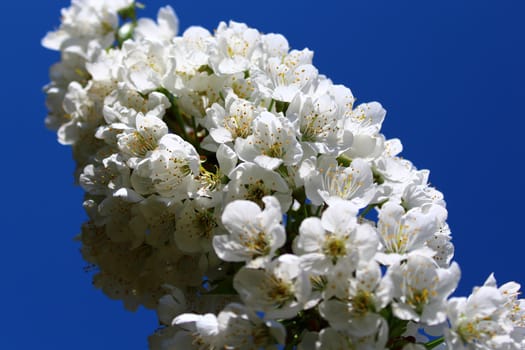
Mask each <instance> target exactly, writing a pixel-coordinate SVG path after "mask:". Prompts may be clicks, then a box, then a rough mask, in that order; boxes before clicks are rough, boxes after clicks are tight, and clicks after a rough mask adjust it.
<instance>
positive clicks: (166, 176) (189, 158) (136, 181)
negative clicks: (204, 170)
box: [131, 134, 200, 200]
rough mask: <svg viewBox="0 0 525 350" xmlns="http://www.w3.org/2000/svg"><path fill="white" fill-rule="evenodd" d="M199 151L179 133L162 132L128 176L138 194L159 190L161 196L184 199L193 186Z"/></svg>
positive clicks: (197, 170)
mask: <svg viewBox="0 0 525 350" xmlns="http://www.w3.org/2000/svg"><path fill="white" fill-rule="evenodd" d="M199 162H200V160H199V154H198V153H197V151H196V150H195V148H194V147H193V146H192V145H191V144H190V143H188V142H186V141H184V140H183V139H182V138H181V137H180V136H177V135H175V134H167V135H164V136H163V137H162V138H161V139H160V140H159V142H158V147H157V148H156V149H155V150H153V151H151V152H149V153H148V155H147V157H146V158H144V159H143V160H142V161H140V162H139V163H138V164H137V165H136V168H135V171H134V172H133V173H132V175H131V183H132V185H133V188H134V189H135V190H136V191H137V192H138V193H141V194H150V193H155V192H156V193H158V194H160V195H161V196H163V197H168V198H170V197H176V198H177V199H180V200H182V199H184V198H187V197H188V196H189V193H191V192H192V190H193V189H194V185H195V183H194V180H193V177H192V176H195V175H196V174H198V172H199Z"/></svg>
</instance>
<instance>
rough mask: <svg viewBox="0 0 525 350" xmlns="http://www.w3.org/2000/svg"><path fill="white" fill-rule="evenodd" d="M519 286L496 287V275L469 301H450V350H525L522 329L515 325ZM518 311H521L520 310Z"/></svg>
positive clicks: (476, 291) (470, 297)
mask: <svg viewBox="0 0 525 350" xmlns="http://www.w3.org/2000/svg"><path fill="white" fill-rule="evenodd" d="M517 288H519V287H518V285H517V284H515V283H512V282H511V283H510V284H505V285H503V286H501V287H500V288H498V287H497V285H496V280H495V279H494V276H493V275H490V276H489V278H488V279H487V281H486V282H485V284H484V285H483V286H481V287H476V288H474V290H473V291H472V294H471V295H470V296H469V297H468V298H464V297H462V298H451V299H450V300H449V302H448V311H447V313H448V318H449V320H450V323H451V328H450V330H448V331H447V332H446V338H447V344H448V346H449V347H448V348H449V349H451V350H489V349H494V350H500V349H515V350H518V349H523V347H522V346H523V329H521V330H519V328H522V327H523V324H522V323H521V324H520V323H515V320H514V315H516V313H515V311H516V310H515V309H514V306H515V304H514V301H515V293H516V292H517ZM518 310H519V308H518Z"/></svg>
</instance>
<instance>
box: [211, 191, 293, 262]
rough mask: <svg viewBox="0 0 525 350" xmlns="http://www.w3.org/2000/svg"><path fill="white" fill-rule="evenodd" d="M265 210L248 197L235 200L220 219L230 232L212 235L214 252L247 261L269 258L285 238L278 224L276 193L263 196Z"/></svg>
mask: <svg viewBox="0 0 525 350" xmlns="http://www.w3.org/2000/svg"><path fill="white" fill-rule="evenodd" d="M262 201H263V202H264V210H261V208H260V207H259V205H257V204H255V203H254V202H251V201H246V200H236V201H233V202H231V203H229V204H228V205H227V206H226V207H225V208H224V211H223V213H222V223H223V225H224V227H225V228H226V229H227V230H228V232H229V233H230V234H228V235H219V236H215V237H214V238H213V247H214V248H215V252H216V253H217V255H218V256H219V258H221V259H222V260H225V261H245V262H250V261H251V260H253V259H256V258H258V257H265V258H271V257H272V256H273V255H274V254H275V251H276V250H277V249H278V248H280V247H282V246H283V245H284V243H285V242H286V232H285V230H284V227H283V226H282V225H281V219H282V214H281V207H280V205H279V201H278V200H277V199H276V198H275V197H264V198H263V199H262Z"/></svg>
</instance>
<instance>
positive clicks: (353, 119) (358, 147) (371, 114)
mask: <svg viewBox="0 0 525 350" xmlns="http://www.w3.org/2000/svg"><path fill="white" fill-rule="evenodd" d="M385 115H386V111H385V110H384V108H383V107H382V106H381V104H379V103H378V102H370V103H363V104H360V105H359V106H357V107H356V108H355V109H354V110H353V111H351V112H350V113H349V114H348V117H347V118H346V120H345V124H344V128H345V130H349V131H350V132H351V133H352V134H353V135H354V140H353V143H352V147H350V149H349V150H348V151H346V152H345V155H347V156H348V157H350V158H365V159H370V158H376V157H378V156H379V155H380V154H381V153H382V152H383V150H384V142H385V139H384V136H383V135H382V134H380V133H379V131H380V129H381V124H382V123H383V120H384V119H385Z"/></svg>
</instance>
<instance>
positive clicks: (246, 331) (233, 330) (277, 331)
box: [217, 303, 286, 350]
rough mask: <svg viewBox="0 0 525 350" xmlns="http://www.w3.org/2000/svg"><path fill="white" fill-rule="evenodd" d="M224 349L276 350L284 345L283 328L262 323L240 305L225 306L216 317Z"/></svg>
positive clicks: (271, 322) (273, 322)
mask: <svg viewBox="0 0 525 350" xmlns="http://www.w3.org/2000/svg"><path fill="white" fill-rule="evenodd" d="M217 320H218V321H219V328H220V329H221V332H222V333H223V339H224V344H225V345H224V348H225V349H239V350H260V349H265V350H266V349H268V350H270V349H271V350H277V349H278V348H279V347H278V346H277V344H284V343H285V337H286V330H285V327H284V326H283V325H282V324H280V323H279V322H276V321H273V320H267V321H263V320H262V319H261V318H259V317H258V316H257V315H256V314H255V313H254V312H253V311H252V310H250V309H248V308H246V307H245V306H244V305H242V304H238V303H232V304H229V305H227V306H226V307H225V308H224V310H222V311H221V312H220V313H219V315H218V316H217Z"/></svg>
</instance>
